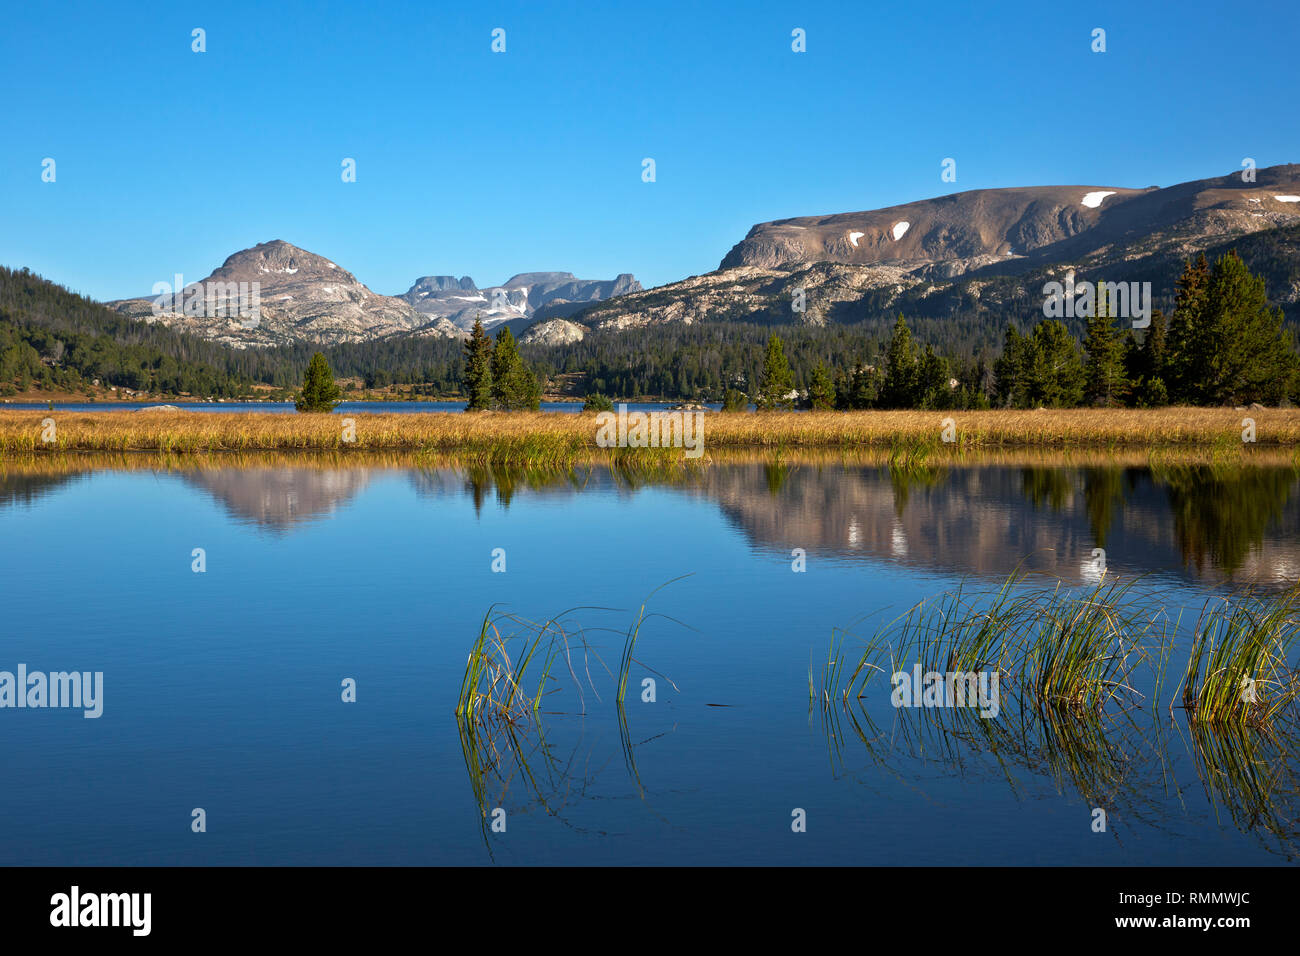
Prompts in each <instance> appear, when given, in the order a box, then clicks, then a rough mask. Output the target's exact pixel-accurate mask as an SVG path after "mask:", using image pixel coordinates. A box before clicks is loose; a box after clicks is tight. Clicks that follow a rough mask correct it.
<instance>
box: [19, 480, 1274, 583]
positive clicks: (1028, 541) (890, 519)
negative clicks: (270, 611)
mask: <svg viewBox="0 0 1300 956" xmlns="http://www.w3.org/2000/svg"><path fill="white" fill-rule="evenodd" d="M111 467H114V468H117V467H129V468H134V469H140V468H145V469H148V470H151V471H154V472H156V473H158V474H161V475H167V476H174V477H176V478H177V479H178V480H181V481H184V482H186V483H187V484H190V485H191V486H193V487H195V488H196V489H199V490H201V491H202V492H203V494H204V495H206V496H208V497H210V498H211V499H212V500H213V501H215V502H217V503H219V504H220V505H221V506H222V507H223V508H224V509H225V510H226V511H227V513H228V514H230V516H231V517H232V518H234V519H236V520H238V521H241V522H246V523H249V524H252V525H255V526H257V527H259V528H262V529H265V530H268V531H272V532H276V533H289V532H291V531H293V530H294V529H295V528H297V527H300V526H302V525H303V524H306V523H310V522H315V521H320V520H325V519H328V518H329V516H331V515H333V514H336V513H337V512H338V511H339V510H340V509H341V508H344V507H346V506H347V505H348V504H349V503H350V502H352V501H354V500H355V499H356V498H358V497H359V496H360V495H362V494H363V493H366V491H367V489H368V488H369V487H370V486H371V484H372V482H373V480H374V478H375V477H376V476H377V475H379V474H387V475H400V476H404V477H405V479H406V481H407V482H408V484H409V486H410V487H411V488H412V489H413V490H414V492H415V493H416V494H417V495H418V496H419V497H420V498H423V499H426V500H430V501H434V502H440V501H443V500H456V499H467V500H468V501H469V503H470V504H471V505H472V506H473V508H474V509H475V511H476V512H480V513H481V512H482V510H483V509H484V508H487V507H498V508H501V509H506V510H508V509H509V508H510V507H511V506H512V505H513V504H514V503H515V502H517V501H519V500H520V499H521V498H523V497H540V498H552V499H553V498H556V497H558V496H576V495H579V494H582V493H591V492H595V493H614V494H619V495H624V496H634V495H635V494H636V493H637V492H638V490H639V489H641V488H645V487H653V488H663V489H669V490H672V491H674V492H676V493H679V494H682V495H686V496H690V497H694V498H701V499H704V500H707V501H709V502H711V503H712V504H713V505H714V506H715V507H716V508H717V509H718V511H719V513H720V514H721V515H722V516H723V517H724V518H725V519H726V520H727V521H728V522H729V523H730V524H731V525H732V526H733V527H735V528H736V529H738V530H739V531H740V532H742V533H743V534H744V536H745V537H746V539H747V540H748V541H749V542H750V543H751V545H752V546H753V547H754V548H755V549H758V550H768V551H772V552H774V553H776V552H779V553H781V554H783V555H788V554H789V553H790V551H791V550H793V549H794V548H804V549H805V550H807V551H808V552H809V553H810V554H812V553H819V554H821V555H822V556H830V557H832V558H835V559H838V560H844V561H873V562H874V561H886V562H892V563H896V564H901V565H906V566H909V567H915V568H923V569H927V570H932V571H935V572H940V573H959V574H978V575H1002V574H1006V573H1008V572H1009V571H1010V570H1011V569H1012V568H1014V567H1016V566H1017V565H1018V564H1020V563H1021V562H1022V561H1024V562H1026V564H1025V565H1024V566H1025V567H1026V568H1028V569H1030V570H1036V571H1041V572H1045V573H1049V574H1052V575H1054V576H1056V577H1058V578H1060V579H1062V580H1064V581H1067V582H1072V583H1083V582H1086V581H1088V580H1090V576H1089V575H1090V569H1091V568H1092V567H1093V563H1094V562H1093V550H1094V549H1096V548H1104V549H1105V550H1106V553H1107V555H1106V556H1107V566H1108V567H1110V568H1112V569H1114V570H1116V571H1123V572H1134V573H1150V572H1153V571H1157V572H1167V573H1172V574H1176V575H1178V576H1181V577H1184V578H1187V579H1192V580H1204V581H1208V582H1220V581H1234V582H1237V581H1240V582H1252V583H1257V584H1266V585H1282V584H1286V583H1289V582H1294V581H1295V580H1296V579H1297V577H1298V576H1300V508H1297V507H1296V506H1295V502H1296V495H1297V490H1298V487H1300V482H1298V480H1297V479H1298V473H1297V469H1296V467H1295V466H1294V464H1293V463H1280V464H1270V465H1263V464H1253V463H1246V464H1234V465H1225V464H1222V463H1213V462H1210V463H1206V462H1191V463H1178V464H1169V463H1161V464H1156V465H1155V466H1151V467H1148V466H1138V465H1130V464H1115V465H1104V464H1098V463H1097V462H1096V461H1090V462H1088V463H1086V464H1078V465H1075V464H1069V463H1063V464H1037V463H1035V464H1028V465H1024V464H1021V465H1014V464H1007V465H1004V464H988V463H984V462H983V461H981V460H979V459H976V460H972V461H950V462H941V463H931V464H919V465H917V464H912V465H909V466H907V467H890V466H889V465H888V463H879V464H875V463H873V464H862V463H859V462H856V461H853V460H838V461H837V460H835V459H834V458H822V459H805V458H800V457H797V456H790V455H782V456H780V457H771V456H769V457H760V458H757V459H755V458H752V457H751V459H750V460H744V461H740V462H736V463H730V462H720V463H715V464H713V465H710V466H707V467H703V468H692V469H682V468H674V467H667V468H661V469H659V470H654V469H651V470H647V471H641V470H637V469H635V468H632V467H627V466H619V465H617V464H599V463H598V464H589V465H578V466H574V467H572V468H563V469H554V468H552V469H545V468H522V467H513V466H506V465H501V464H482V463H471V464H455V463H446V464H428V465H425V464H422V463H420V462H415V461H412V460H410V459H401V458H395V459H392V460H382V461H379V462H371V461H365V460H358V459H356V458H354V457H352V456H342V457H341V458H340V459H337V460H326V461H324V462H321V461H306V462H299V461H296V460H295V459H292V458H277V459H275V460H274V461H273V462H272V463H270V464H267V463H266V462H265V461H257V462H252V463H248V464H244V463H238V464H231V465H229V466H227V465H225V464H224V462H223V461H222V460H221V459H212V460H194V459H180V460H177V461H175V462H173V463H170V464H169V465H168V466H167V467H165V468H160V467H159V466H158V465H157V464H156V463H154V464H150V463H149V462H148V461H145V462H140V461H131V462H127V463H114V464H113V465H112V466H111ZM95 471H96V469H95V466H94V465H93V464H86V463H85V462H84V461H79V460H78V459H75V458H72V459H67V460H66V462H65V463H64V464H62V465H52V464H50V463H48V462H47V463H36V464H32V465H31V466H30V467H21V466H18V465H16V464H14V463H10V465H9V466H8V468H7V469H6V470H5V471H4V472H3V473H0V509H4V508H8V507H14V506H17V505H23V504H30V503H32V502H34V501H36V500H38V499H40V498H42V497H44V496H46V495H51V494H55V493H57V492H58V491H59V490H60V489H61V488H63V487H65V486H66V485H67V484H68V483H69V482H71V481H73V480H76V479H77V478H79V477H88V476H92V475H93V474H94V473H95Z"/></svg>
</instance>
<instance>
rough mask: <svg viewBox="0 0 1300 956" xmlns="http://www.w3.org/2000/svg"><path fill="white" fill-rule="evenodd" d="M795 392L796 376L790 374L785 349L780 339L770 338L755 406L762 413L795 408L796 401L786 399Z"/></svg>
mask: <svg viewBox="0 0 1300 956" xmlns="http://www.w3.org/2000/svg"><path fill="white" fill-rule="evenodd" d="M793 390H794V375H793V374H792V373H791V372H790V363H789V362H787V361H786V358H785V348H784V346H782V344H781V339H780V338H778V337H777V336H775V335H772V336H769V337H768V340H767V355H766V357H765V358H764V359H763V374H762V376H761V377H760V378H759V384H758V397H757V400H756V401H755V404H756V405H757V406H758V408H759V410H760V411H762V410H774V409H790V408H793V407H794V401H793V400H792V399H790V398H787V397H786V396H788V395H789V394H790V392H791V391H793Z"/></svg>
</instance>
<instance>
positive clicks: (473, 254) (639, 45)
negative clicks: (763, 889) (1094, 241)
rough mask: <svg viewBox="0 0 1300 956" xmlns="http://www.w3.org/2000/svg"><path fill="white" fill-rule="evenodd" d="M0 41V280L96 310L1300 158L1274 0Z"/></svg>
mask: <svg viewBox="0 0 1300 956" xmlns="http://www.w3.org/2000/svg"><path fill="white" fill-rule="evenodd" d="M5 21H6V22H5V30H4V31H3V33H0V80H2V81H3V83H2V88H3V89H4V91H5V94H6V97H5V98H6V103H7V106H8V109H7V111H6V112H7V117H6V123H5V128H4V132H3V134H0V263H4V264H6V265H11V266H24V265H25V266H28V267H30V268H32V269H34V270H35V271H37V272H40V273H42V274H43V275H46V276H47V277H49V278H51V279H54V280H55V281H58V282H61V283H63V284H66V285H68V286H70V287H72V288H74V289H76V290H78V291H81V292H84V293H86V294H88V295H92V296H95V297H98V298H104V299H108V298H116V297H122V296H127V295H143V294H147V293H148V292H149V291H150V289H151V287H152V285H153V283H154V282H157V281H169V280H170V279H171V276H172V274H173V273H176V272H180V273H183V274H184V275H185V276H186V278H187V280H190V281H192V280H196V279H199V278H202V277H203V276H205V275H207V274H208V273H209V272H210V271H211V270H212V269H213V268H215V267H216V266H218V265H219V264H220V263H221V262H222V260H223V259H225V257H226V256H228V255H229V254H230V253H232V252H235V251H237V250H239V249H242V248H246V247H248V246H251V245H254V244H256V243H258V242H262V241H265V240H269V239H284V240H287V241H289V242H292V243H294V244H296V245H299V246H302V247H303V248H306V249H309V250H311V251H312V252H317V253H320V254H321V255H324V256H327V257H329V258H331V259H333V260H334V261H336V262H338V263H339V264H340V265H342V266H343V267H344V268H347V269H349V270H351V271H352V272H353V273H355V274H356V275H357V277H358V278H359V279H360V280H361V281H362V282H364V283H366V284H367V285H369V286H370V287H371V288H372V289H374V290H375V291H377V292H381V293H387V294H398V293H401V292H404V291H405V290H406V289H407V288H408V287H409V286H410V284H411V283H412V282H413V281H414V280H415V279H416V278H417V277H418V276H422V275H430V274H455V275H465V274H468V275H471V276H473V277H474V279H475V280H476V281H477V282H478V283H479V284H480V285H488V284H492V283H498V282H502V281H504V280H505V279H506V278H508V277H509V276H510V275H513V274H514V273H516V272H523V271H537V270H564V271H570V272H574V273H577V274H578V275H579V276H581V277H583V278H611V277H613V276H614V275H615V274H617V273H619V272H632V273H635V274H636V276H637V277H638V278H640V279H641V280H642V282H643V283H644V284H646V285H647V286H651V285H660V284H663V283H666V282H672V281H675V280H677V279H680V278H683V277H685V276H688V275H693V274H699V273H702V272H707V271H709V270H711V269H714V268H716V267H717V265H718V263H719V261H720V260H721V258H722V256H723V255H724V254H725V253H726V252H727V250H728V249H729V248H730V247H731V246H732V245H733V244H734V243H736V242H737V241H739V240H740V239H741V238H742V237H743V236H744V234H745V232H746V231H747V230H748V229H749V227H750V226H751V225H753V224H754V223H756V222H761V221H764V220H769V219H778V218H785V217H790V216H800V215H815V214H826V213H836V212H849V211H853V210H858V209H871V208H876V207H881V206H888V205H893V204H895V203H901V202H908V201H911V200H914V199H922V198H926V197H929V196H934V195H939V194H942V193H946V192H953V191H958V190H966V189H978V188H984V187H996V186H1019V185H1042V184H1077V185H1096V186H1114V185H1118V186H1132V187H1143V186H1149V185H1162V186H1164V185H1170V184H1172V183H1176V182H1181V181H1185V180H1189V179H1200V178H1204V177H1207V176H1212V175H1223V174H1225V173H1228V172H1230V171H1232V170H1234V169H1238V168H1239V167H1240V163H1241V161H1242V158H1243V157H1246V156H1249V157H1252V158H1254V159H1255V160H1256V162H1257V163H1258V164H1259V165H1260V166H1268V165H1275V164H1278V163H1285V162H1295V161H1300V125H1298V124H1297V122H1296V120H1295V115H1294V113H1295V102H1296V92H1297V86H1300V83H1298V82H1297V80H1296V74H1295V67H1294V51H1295V44H1296V40H1297V37H1298V36H1300V5H1296V4H1294V3H1282V2H1277V3H1256V4H1249V5H1245V6H1240V7H1232V6H1224V5H1222V4H1210V3H1208V2H1205V0H1190V2H1187V3H1181V4H1176V5H1175V4H1167V5H1166V4H1135V3H1132V2H1125V3H1088V4H1043V3H1002V4H997V5H987V4H985V5H972V4H969V3H965V2H962V3H946V2H929V3H923V4H922V3H918V4H911V5H905V4H877V3H872V4H864V3H837V4H832V3H805V2H800V3H789V2H788V3H775V2H756V3H744V4H740V3H736V4H708V5H701V4H697V3H676V2H664V0H655V2H650V3H641V4H628V3H609V4H577V3H569V4H561V3H547V2H530V3H484V4H479V3H474V4H471V3H441V2H435V3H426V4H416V3H410V4H407V3H383V2H379V3H361V2H351V3H337V2H335V3H315V4H307V3H293V2H287V3H278V4H274V5H268V4H265V3H260V4H254V3H241V2H231V0H225V2H221V3H211V4H139V5H136V4H131V5H128V4H106V3H103V2H97V3H82V4H24V5H22V6H19V5H16V4H11V5H9V7H8V8H7V9H6V12H5ZM195 27H202V28H203V29H205V30H206V32H207V52H206V53H202V54H198V53H194V52H192V51H191V48H190V47H191V30H192V29H193V28H195ZM496 27H501V28H504V29H505V30H506V52H505V53H504V54H494V53H493V52H492V51H491V49H490V45H491V31H492V30H493V28H496ZM796 27H800V28H803V29H804V30H806V31H807V46H808V50H807V52H806V53H802V54H796V53H794V52H792V51H791V49H790V45H791V36H790V34H791V30H792V29H794V28H796ZM1095 27H1102V28H1104V29H1105V30H1106V31H1107V35H1106V41H1107V51H1106V52H1105V53H1103V54H1097V53H1093V52H1092V51H1091V50H1090V43H1091V32H1092V30H1093V28H1095ZM46 157H52V158H54V159H55V161H56V164H57V166H56V170H57V179H56V181H55V182H54V183H44V182H42V181H41V163H42V160H43V159H44V158H46ZM345 157H351V158H354V159H355V160H356V161H357V181H356V182H355V183H343V182H342V181H341V178H340V171H341V166H340V164H341V162H342V160H343V159H344V158H345ZM645 157H652V158H654V159H655V161H656V166H657V181H656V182H654V183H644V182H642V180H641V161H642V159H643V158H645ZM945 157H953V158H955V159H956V160H957V182H956V183H944V182H941V181H940V162H941V160H942V159H943V158H945Z"/></svg>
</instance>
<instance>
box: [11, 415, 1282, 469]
mask: <svg viewBox="0 0 1300 956" xmlns="http://www.w3.org/2000/svg"><path fill="white" fill-rule="evenodd" d="M1246 417H1249V418H1251V419H1253V420H1254V422H1255V428H1256V434H1257V439H1256V444H1257V445H1261V446H1274V447H1276V446H1296V445H1300V410H1296V409H1262V410H1254V411H1249V412H1240V411H1234V410H1233V409H1230V408H1164V409H1055V410H1043V411H1020V410H1002V411H982V412H917V411H864V412H799V413H794V412H786V413H781V412H774V413H764V414H752V413H751V414H720V413H705V426H704V448H705V452H706V454H712V453H713V452H714V451H716V450H718V449H722V448H742V447H749V448H769V449H770V448H773V447H777V448H782V449H784V448H840V449H843V448H855V447H857V448H861V447H873V446H874V447H883V448H888V447H891V446H892V447H895V448H898V447H900V446H901V447H904V448H911V449H914V448H918V447H919V448H924V449H927V450H931V451H940V450H951V449H952V448H953V447H954V446H955V448H957V449H987V448H1027V447H1041V448H1052V449H1071V448H1094V449H1096V448H1114V449H1123V448H1129V449H1135V448H1166V447H1174V448H1178V447H1196V446H1199V447H1216V448H1219V449H1222V450H1224V451H1227V450H1229V449H1240V448H1241V446H1242V444H1243V442H1242V428H1243V426H1242V419H1243V418H1246ZM946 418H951V419H952V420H953V422H954V425H955V428H956V442H955V443H954V444H953V445H945V444H944V443H943V442H942V441H941V438H940V435H941V429H942V422H943V420H944V419H946ZM46 419H53V420H54V424H55V440H54V441H53V442H45V441H43V440H42V429H43V425H42V423H43V422H44V421H45V420H46ZM345 419H352V420H353V421H354V422H355V428H356V440H355V441H354V442H347V441H345V440H344V434H343V422H344V420H345ZM596 431H597V428H596V417H595V414H594V413H587V414H571V413H564V412H509V413H507V412H481V413H476V414H472V415H463V414H457V413H437V412H430V413H410V414H407V413H387V414H361V413H357V414H334V415H297V414H274V413H261V412H238V413H213V412H188V411H176V412H167V411H158V412H149V411H146V412H131V411H121V410H118V411H103V412H90V413H74V412H59V411H53V412H51V411H48V410H44V409H13V408H7V409H3V410H0V453H7V454H13V453H33V452H34V453H42V454H45V453H49V452H71V451H106V452H131V451H149V452H163V453H176V454H188V453H194V452H211V451H241V452H254V451H316V452H325V451H340V452H347V453H352V452H356V451H375V450H390V451H412V452H416V451H418V452H436V451H443V452H460V453H472V454H485V455H490V456H491V457H493V458H494V459H496V460H504V461H520V462H524V461H528V462H543V461H567V460H572V459H573V458H574V457H576V456H580V455H582V454H584V453H590V452H594V451H598V450H599V449H597V446H596ZM629 451H633V452H638V451H642V450H640V449H629ZM644 451H646V452H650V453H654V454H663V450H660V449H645V450H644ZM671 451H672V452H673V453H674V454H677V455H680V454H681V451H680V450H677V449H673V450H671Z"/></svg>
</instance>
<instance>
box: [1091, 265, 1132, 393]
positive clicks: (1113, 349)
mask: <svg viewBox="0 0 1300 956" xmlns="http://www.w3.org/2000/svg"><path fill="white" fill-rule="evenodd" d="M1083 348H1084V351H1085V352H1086V353H1087V355H1088V360H1087V364H1086V365H1085V367H1084V400H1085V401H1086V402H1087V403H1088V404H1090V405H1102V406H1105V407H1107V408H1113V407H1115V406H1117V405H1122V404H1123V400H1124V398H1125V397H1126V396H1127V395H1128V379H1127V376H1126V375H1125V370H1124V339H1123V338H1122V337H1121V336H1120V334H1119V331H1118V330H1117V329H1116V328H1115V324H1114V322H1113V321H1112V320H1111V315H1110V303H1109V301H1108V300H1107V295H1106V287H1105V286H1104V285H1103V284H1102V283H1100V282H1099V283H1097V305H1096V308H1094V309H1093V314H1092V315H1091V316H1090V317H1089V318H1088V324H1087V335H1086V337H1085V338H1084V342H1083Z"/></svg>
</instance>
